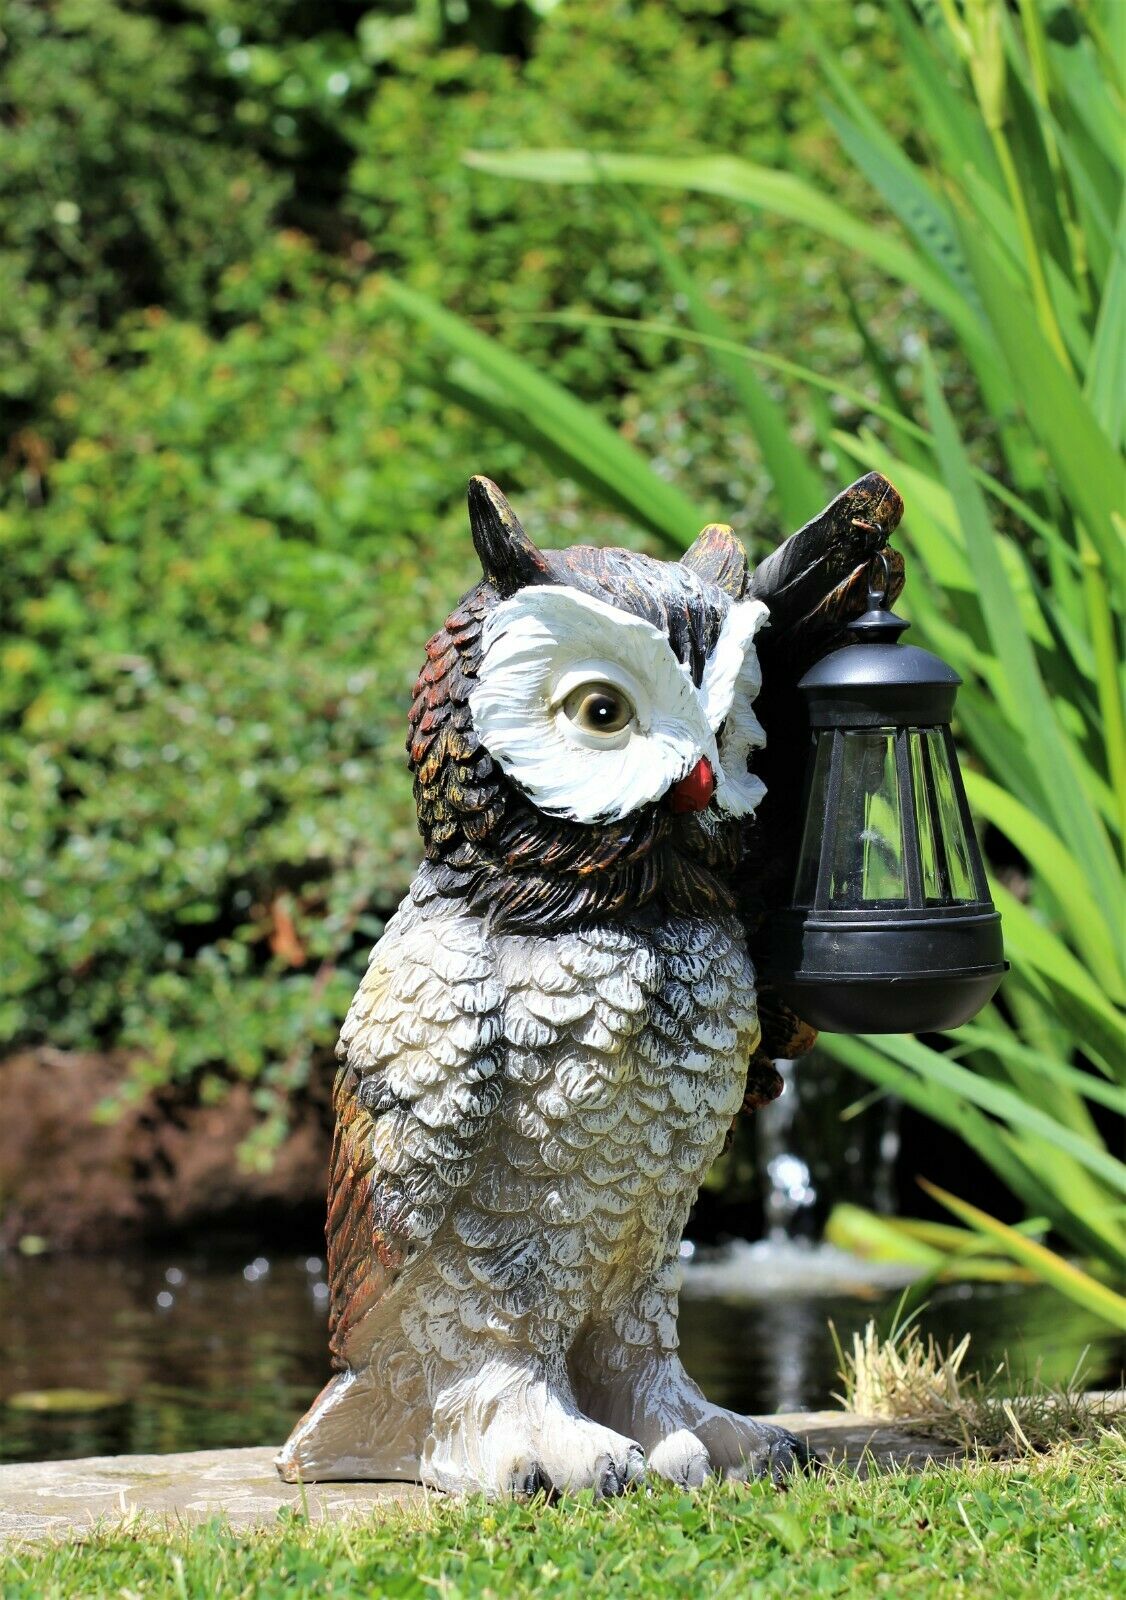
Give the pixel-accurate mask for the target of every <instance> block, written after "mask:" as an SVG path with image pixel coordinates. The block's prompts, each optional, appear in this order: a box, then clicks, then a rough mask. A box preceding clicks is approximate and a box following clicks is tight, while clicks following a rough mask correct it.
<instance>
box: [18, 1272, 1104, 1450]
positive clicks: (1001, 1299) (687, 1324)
mask: <svg viewBox="0 0 1126 1600" xmlns="http://www.w3.org/2000/svg"><path fill="white" fill-rule="evenodd" d="M787 1248H788V1251H789V1254H788V1255H787V1253H786V1251H787ZM701 1254H702V1253H701ZM698 1259H699V1257H698V1258H697V1260H698ZM824 1267H825V1263H824V1259H823V1258H821V1257H819V1256H818V1255H817V1253H816V1252H813V1253H811V1254H810V1255H808V1256H806V1257H803V1256H802V1254H801V1253H800V1252H795V1250H794V1247H792V1246H790V1247H783V1250H782V1253H781V1255H774V1254H772V1253H771V1249H770V1247H767V1246H756V1247H749V1246H742V1247H736V1248H735V1250H734V1252H733V1253H731V1254H729V1256H728V1257H727V1258H726V1261H725V1263H723V1264H722V1269H721V1270H720V1271H718V1272H716V1271H713V1270H711V1269H710V1268H709V1269H707V1270H705V1271H703V1272H697V1269H696V1266H695V1264H690V1265H689V1269H688V1283H687V1285H686V1295H685V1299H684V1303H683V1308H682V1313H681V1338H682V1348H683V1355H684V1360H685V1363H686V1365H687V1366H688V1368H689V1370H690V1371H691V1372H692V1373H693V1375H694V1376H695V1377H696V1378H697V1379H698V1380H699V1381H700V1382H701V1383H702V1384H703V1386H704V1388H705V1390H706V1391H707V1393H708V1394H709V1396H710V1397H711V1398H712V1399H714V1400H717V1401H722V1402H723V1403H724V1404H726V1405H729V1406H733V1407H735V1408H737V1409H738V1410H741V1411H749V1412H769V1411H788V1410H794V1409H798V1408H813V1407H819V1406H825V1405H830V1404H832V1392H833V1390H834V1388H836V1387H838V1384H837V1379H836V1376H835V1373H836V1360H835V1356H834V1351H833V1343H832V1337H831V1334H830V1331H829V1321H830V1319H831V1320H832V1321H833V1322H834V1323H835V1325H836V1328H837V1331H838V1334H839V1335H840V1337H841V1339H842V1341H843V1342H845V1343H847V1342H848V1340H849V1339H850V1336H851V1334H852V1332H853V1330H855V1329H860V1328H862V1327H863V1325H864V1324H865V1322H866V1321H867V1320H868V1318H869V1317H872V1316H873V1315H879V1314H881V1313H887V1314H890V1312H891V1311H892V1309H893V1308H894V1306H895V1304H896V1302H897V1301H898V1298H899V1294H898V1291H896V1290H892V1289H888V1288H876V1287H874V1286H871V1285H864V1284H863V1283H862V1282H861V1281H858V1280H857V1279H856V1276H855V1274H853V1275H852V1278H851V1280H850V1277H849V1275H847V1274H845V1275H842V1274H841V1273H840V1272H838V1271H836V1270H835V1269H834V1270H830V1271H826V1270H824ZM811 1282H814V1283H816V1286H817V1287H818V1289H819V1291H820V1292H818V1293H815V1294H811V1293H809V1292H808V1288H809V1285H810V1283H811ZM764 1289H765V1290H766V1294H765V1297H764V1296H763V1293H762V1291H763V1290H764ZM0 1295H2V1299H3V1315H2V1317H0V1396H2V1397H3V1399H4V1401H5V1402H10V1401H12V1400H13V1398H15V1399H16V1404H14V1405H12V1404H9V1403H5V1404H0V1460H7V1461H21V1460H32V1459H38V1460H47V1459H63V1458H66V1457H72V1456H83V1455H100V1454H120V1453H133V1452H142V1453H147V1452H156V1451H173V1450H193V1449H203V1448H207V1447H230V1446H237V1445H252V1444H263V1443H280V1442H281V1440H282V1439H284V1437H285V1435H286V1433H287V1432H288V1430H289V1428H290V1427H291V1425H292V1424H293V1422H294V1421H295V1420H296V1418H297V1417H298V1416H299V1415H300V1413H301V1412H302V1410H303V1409H304V1407H305V1406H306V1405H307V1404H308V1403H309V1401H310V1400H311V1399H312V1397H313V1395H314V1394H315V1393H316V1391H317V1389H318V1388H319V1387H320V1385H321V1383H322V1382H323V1381H324V1379H325V1378H326V1377H327V1376H328V1371H329V1369H328V1363H327V1359H326V1351H325V1319H326V1312H327V1299H328V1288H327V1284H326V1283H325V1278H324V1264H323V1262H322V1260H321V1259H320V1257H317V1256H305V1255H300V1256H293V1255H278V1254H273V1255H271V1256H270V1258H269V1259H268V1260H267V1259H266V1257H265V1256H263V1255H259V1254H257V1253H256V1252H255V1250H254V1248H253V1246H251V1247H247V1248H244V1249H242V1250H240V1251H237V1252H235V1253H231V1248H230V1246H229V1245H228V1246H226V1247H225V1248H224V1249H223V1250H221V1251H219V1250H205V1249H197V1250H185V1251H182V1252H180V1253H178V1254H176V1255H174V1256H171V1255H166V1256H164V1257H162V1258H159V1259H158V1258H155V1257H151V1256H131V1257H123V1258H117V1257H106V1258H95V1259H90V1258H85V1259H80V1258H77V1257H71V1256H60V1257H41V1258H37V1259H31V1260H23V1259H17V1260H14V1261H12V1262H10V1263H9V1264H8V1265H6V1266H5V1267H4V1268H3V1269H2V1276H0ZM923 1326H924V1328H925V1329H927V1330H928V1331H930V1332H933V1333H934V1335H935V1337H936V1338H937V1339H939V1341H940V1342H942V1343H944V1344H945V1343H946V1342H947V1341H948V1340H951V1339H957V1338H960V1337H961V1335H962V1334H963V1333H966V1332H968V1333H970V1334H971V1335H972V1339H973V1343H972V1346H971V1358H970V1362H969V1365H970V1366H973V1367H975V1368H976V1369H989V1368H991V1367H992V1366H993V1365H994V1364H995V1363H996V1362H997V1361H999V1360H1000V1359H1001V1357H1002V1355H1003V1354H1004V1353H1005V1352H1006V1351H1008V1353H1009V1356H1010V1359H1011V1360H1012V1363H1013V1365H1014V1368H1015V1369H1016V1370H1017V1371H1018V1372H1020V1371H1027V1370H1032V1369H1034V1368H1035V1367H1036V1364H1037V1363H1038V1362H1040V1363H1042V1365H1043V1371H1044V1374H1045V1376H1047V1377H1050V1378H1052V1379H1055V1380H1063V1379H1066V1378H1067V1377H1069V1376H1070V1374H1071V1372H1072V1371H1073V1369H1074V1368H1075V1366H1076V1364H1077V1363H1078V1362H1080V1361H1081V1360H1082V1358H1083V1351H1084V1349H1085V1348H1088V1355H1087V1358H1086V1372H1087V1377H1088V1381H1089V1382H1091V1383H1093V1384H1096V1385H1099V1384H1108V1383H1112V1382H1114V1381H1116V1379H1117V1375H1118V1372H1119V1371H1120V1369H1121V1351H1120V1350H1118V1349H1116V1348H1115V1347H1114V1345H1113V1343H1112V1342H1111V1340H1110V1339H1108V1337H1107V1335H1106V1332H1105V1328H1103V1327H1102V1326H1101V1325H1099V1324H1096V1323H1093V1322H1092V1321H1091V1320H1090V1319H1088V1318H1087V1317H1086V1316H1085V1315H1084V1314H1083V1313H1082V1312H1080V1311H1078V1310H1074V1309H1072V1308H1070V1307H1068V1306H1067V1305H1066V1304H1065V1303H1064V1302H1063V1301H1061V1300H1060V1299H1059V1298H1058V1297H1056V1296H1054V1295H1052V1294H1051V1293H1050V1292H1047V1291H1045V1290H1043V1289H1039V1288H1033V1287H1026V1286H1013V1285H1007V1286H1004V1287H996V1286H989V1287H983V1286H978V1285H975V1286H974V1287H973V1288H972V1289H971V1288H970V1287H969V1286H967V1285H946V1286H943V1287H941V1288H939V1289H936V1290H935V1291H934V1292H933V1294H932V1296H931V1299H930V1303H929V1307H928V1309H927V1311H926V1313H925V1316H924V1320H923ZM64 1388H66V1389H71V1388H73V1389H80V1390H85V1391H101V1392H102V1394H103V1397H104V1403H103V1404H102V1406H101V1407H100V1408H99V1409H96V1410H91V1411H88V1412H86V1413H76V1412H75V1411H74V1410H73V1409H71V1410H64V1411H58V1412H47V1413H39V1412H36V1411H33V1410H28V1409H26V1408H25V1406H24V1404H22V1403H21V1402H20V1401H19V1398H18V1397H19V1396H20V1395H26V1394H27V1393H28V1392H29V1391H42V1390H59V1389H64ZM111 1402H112V1403H111Z"/></svg>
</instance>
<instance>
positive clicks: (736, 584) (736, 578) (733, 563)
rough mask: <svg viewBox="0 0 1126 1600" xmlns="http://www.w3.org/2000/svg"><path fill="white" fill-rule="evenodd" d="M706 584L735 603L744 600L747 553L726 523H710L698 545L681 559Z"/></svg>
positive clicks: (693, 546) (683, 564)
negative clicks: (713, 585)
mask: <svg viewBox="0 0 1126 1600" xmlns="http://www.w3.org/2000/svg"><path fill="white" fill-rule="evenodd" d="M680 563H681V566H684V567H688V568H689V569H690V570H691V571H692V572H694V573H695V574H696V576H697V577H698V578H703V579H704V581H705V582H706V583H714V584H715V585H716V587H717V588H719V589H722V590H723V592H724V594H729V595H730V596H731V598H732V599H733V600H741V599H742V598H743V592H744V590H745V589H746V587H747V552H746V551H745V550H744V549H743V546H742V545H741V544H740V543H739V541H738V539H737V538H736V537H735V534H734V533H733V531H732V530H731V529H730V528H729V527H728V526H727V524H726V522H709V523H708V525H707V527H706V528H705V529H704V530H703V531H702V532H701V534H700V536H699V538H698V539H697V540H696V542H695V544H693V545H692V546H690V548H689V549H687V550H686V551H685V552H684V554H683V555H682V556H681V558H680Z"/></svg>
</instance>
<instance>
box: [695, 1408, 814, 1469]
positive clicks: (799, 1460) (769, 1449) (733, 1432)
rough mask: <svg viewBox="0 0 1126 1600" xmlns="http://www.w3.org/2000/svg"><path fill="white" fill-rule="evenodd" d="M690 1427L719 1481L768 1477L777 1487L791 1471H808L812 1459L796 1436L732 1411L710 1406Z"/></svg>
mask: <svg viewBox="0 0 1126 1600" xmlns="http://www.w3.org/2000/svg"><path fill="white" fill-rule="evenodd" d="M708 1412H709V1414H708V1415H707V1416H705V1417H702V1418H701V1419H700V1420H699V1421H697V1422H694V1423H693V1424H692V1432H693V1433H694V1434H695V1436H696V1437H697V1438H698V1439H699V1440H700V1443H701V1444H702V1445H703V1446H704V1448H705V1449H706V1450H707V1453H708V1459H709V1461H710V1462H711V1468H712V1471H713V1472H714V1473H715V1474H716V1476H717V1477H720V1478H734V1479H737V1480H740V1481H742V1480H745V1479H748V1478H767V1477H769V1478H771V1479H772V1480H773V1482H774V1483H776V1484H777V1485H778V1486H779V1487H781V1485H782V1484H784V1483H785V1482H786V1479H787V1478H789V1477H790V1476H791V1474H793V1473H794V1472H798V1471H809V1470H810V1469H811V1468H812V1467H813V1465H814V1460H815V1458H814V1457H813V1455H812V1454H811V1453H810V1451H809V1448H808V1447H807V1446H806V1445H805V1444H803V1443H802V1441H801V1440H800V1439H799V1438H798V1436H797V1434H794V1433H790V1432H789V1431H788V1430H787V1429H786V1428H779V1427H776V1426H775V1425H774V1424H773V1423H769V1422H755V1421H753V1420H752V1419H751V1418H750V1417H743V1416H740V1415H739V1413H738V1412H736V1411H725V1410H724V1409H723V1408H722V1407H720V1406H710V1407H709V1408H708Z"/></svg>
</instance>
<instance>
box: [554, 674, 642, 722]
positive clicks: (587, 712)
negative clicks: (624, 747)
mask: <svg viewBox="0 0 1126 1600" xmlns="http://www.w3.org/2000/svg"><path fill="white" fill-rule="evenodd" d="M563 715H564V716H565V717H566V718H567V719H568V721H569V722H573V723H574V725H575V727H576V728H581V729H582V731H583V733H605V734H611V733H621V731H622V729H623V728H628V727H629V725H630V723H631V722H632V721H633V718H634V710H633V706H632V705H631V703H630V701H629V700H628V699H627V698H626V696H625V695H624V694H623V693H622V691H621V690H620V689H615V688H614V686H613V684H611V683H580V684H579V685H578V686H577V688H574V689H572V690H571V692H570V694H569V695H568V696H567V698H566V699H565V700H564V702H563Z"/></svg>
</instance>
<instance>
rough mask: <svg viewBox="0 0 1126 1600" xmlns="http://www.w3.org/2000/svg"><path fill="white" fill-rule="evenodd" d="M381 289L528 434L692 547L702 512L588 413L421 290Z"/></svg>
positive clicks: (648, 523)
mask: <svg viewBox="0 0 1126 1600" xmlns="http://www.w3.org/2000/svg"><path fill="white" fill-rule="evenodd" d="M381 288H382V294H383V297H384V298H385V299H386V300H387V302H388V303H389V304H390V305H392V306H394V307H395V308H396V309H397V310H399V311H401V312H403V314H404V315H406V316H408V317H410V318H412V319H413V320H414V321H416V322H418V323H420V324H422V325H423V326H425V327H426V328H428V329H429V330H430V332H431V333H432V334H433V335H434V336H435V337H436V338H437V339H438V340H439V341H440V342H441V343H442V344H443V345H445V347H446V348H447V349H448V350H449V351H451V352H454V353H455V354H456V355H458V356H461V357H463V358H465V359H466V360H467V361H469V362H472V363H473V364H474V365H475V366H476V367H478V368H479V369H480V371H481V372H482V373H483V374H484V375H485V377H486V378H487V379H488V380H489V382H490V383H491V384H492V385H495V386H496V389H497V391H498V392H499V394H500V395H501V396H503V400H504V404H505V405H506V406H508V407H511V408H514V409H519V410H520V411H521V413H522V416H523V418H524V422H525V425H526V426H527V428H528V429H529V430H530V431H531V432H532V433H534V434H535V435H537V436H538V437H540V438H542V439H543V440H544V441H545V442H546V443H548V444H550V446H551V448H552V450H553V452H554V453H555V454H556V456H557V457H558V458H561V459H563V460H569V461H573V462H574V464H575V466H576V467H577V468H578V469H579V470H580V471H581V472H582V474H583V475H584V476H585V477H587V478H588V479H590V480H593V481H594V482H596V483H598V484H601V485H602V486H603V487H604V489H605V491H606V492H607V494H608V495H609V496H610V497H611V498H613V500H614V501H615V502H616V503H617V504H619V505H621V506H623V507H625V508H627V509H628V510H629V511H631V512H632V514H633V515H634V516H635V517H636V518H637V520H638V521H639V522H640V523H642V524H643V525H644V526H645V527H648V528H652V529H653V531H654V532H655V533H660V534H663V535H664V536H665V537H666V538H667V539H670V540H671V541H672V542H673V543H674V544H675V545H679V546H681V547H682V548H683V547H686V546H687V545H689V544H690V543H691V542H692V539H693V538H694V537H695V535H696V533H697V532H698V531H699V528H700V523H701V521H702V520H703V519H702V518H701V516H700V513H699V511H698V510H697V509H696V508H695V507H694V506H693V504H692V502H691V501H690V500H688V499H687V498H686V497H685V496H684V495H683V494H681V492H680V490H679V489H677V488H675V487H674V486H673V485H672V484H671V483H666V482H665V481H664V479H663V478H659V477H658V476H657V474H656V473H655V472H654V471H653V469H652V467H650V466H649V464H648V462H647V461H646V460H645V458H644V457H643V456H642V455H640V454H639V453H638V451H636V450H635V449H634V448H633V446H632V445H630V444H628V443H627V442H626V440H624V439H623V438H621V436H620V435H619V434H617V433H615V432H614V430H613V428H611V427H610V425H609V423H607V422H604V421H603V420H602V418H601V417H600V416H598V414H597V413H596V412H595V411H593V410H591V408H590V407H589V406H584V405H583V404H582V402H581V401H579V400H576V399H575V397H574V395H572V394H569V393H568V391H567V390H566V389H564V388H563V387H562V386H561V385H560V384H558V383H555V382H554V381H553V380H552V379H550V378H546V377H544V375H543V374H542V373H541V372H537V371H536V369H535V368H534V367H533V366H532V365H531V364H530V363H529V362H527V361H524V360H523V359H522V358H521V357H520V356H516V355H513V354H512V353H511V351H508V350H505V348H504V347H503V345H501V344H499V343H498V342H497V341H496V340H495V339H490V338H489V337H488V335H486V334H483V333H480V332H478V330H477V329H476V328H473V327H471V326H470V325H469V323H467V322H464V321H463V320H462V319H461V318H460V317H457V316H455V315H454V314H453V312H452V311H447V310H445V309H444V307H442V306H440V305H438V304H436V302H435V301H433V300H431V299H429V298H428V297H427V296H426V295H424V294H420V293H419V292H418V290H417V289H411V288H408V286H407V285H406V284H403V283H397V282H396V281H395V280H394V279H393V278H384V279H382V280H381Z"/></svg>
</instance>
